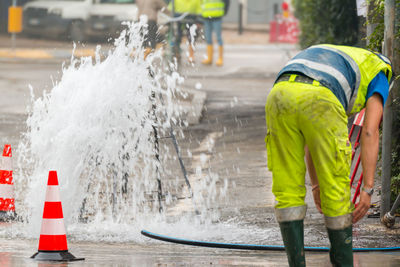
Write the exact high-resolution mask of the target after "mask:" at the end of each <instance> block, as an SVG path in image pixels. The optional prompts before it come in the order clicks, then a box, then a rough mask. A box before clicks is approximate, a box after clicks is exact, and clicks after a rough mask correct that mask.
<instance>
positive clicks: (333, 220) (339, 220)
mask: <svg viewBox="0 0 400 267" xmlns="http://www.w3.org/2000/svg"><path fill="white" fill-rule="evenodd" d="M352 219H353V215H352V214H351V213H349V214H345V215H341V216H336V217H329V216H325V225H326V228H328V229H331V230H342V229H345V228H347V227H349V226H351V225H352V223H353V222H352Z"/></svg>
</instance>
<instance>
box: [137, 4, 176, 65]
mask: <svg viewBox="0 0 400 267" xmlns="http://www.w3.org/2000/svg"><path fill="white" fill-rule="evenodd" d="M136 5H137V7H138V11H139V12H138V17H139V18H140V17H141V16H142V15H143V16H144V15H145V16H147V33H146V36H145V37H144V42H143V47H145V52H144V57H145V58H146V57H147V56H148V55H149V54H150V53H151V51H153V50H154V49H155V48H156V45H157V40H158V39H159V38H158V37H159V36H158V35H159V33H158V24H157V16H158V12H159V11H162V12H165V13H168V10H167V4H166V3H165V2H164V1H163V0H136Z"/></svg>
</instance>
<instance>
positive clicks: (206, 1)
mask: <svg viewBox="0 0 400 267" xmlns="http://www.w3.org/2000/svg"><path fill="white" fill-rule="evenodd" d="M228 7H229V1H227V0H202V4H201V10H202V12H201V15H202V17H203V21H204V35H205V38H206V42H207V58H206V59H205V60H203V61H202V63H203V64H205V65H211V64H212V62H213V54H214V49H213V41H212V33H213V31H214V32H215V34H216V36H217V42H218V45H219V48H218V52H219V54H218V59H217V61H216V62H215V64H216V65H217V66H222V65H223V64H224V59H223V53H224V48H223V45H224V43H223V41H222V17H223V16H224V15H225V14H226V12H227V9H228Z"/></svg>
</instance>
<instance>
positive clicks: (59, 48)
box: [0, 30, 269, 60]
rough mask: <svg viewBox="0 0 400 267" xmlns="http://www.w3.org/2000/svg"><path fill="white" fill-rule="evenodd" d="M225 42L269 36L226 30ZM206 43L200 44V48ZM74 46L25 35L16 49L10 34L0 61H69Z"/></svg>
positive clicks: (79, 48) (86, 48)
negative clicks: (12, 44) (12, 45)
mask: <svg viewBox="0 0 400 267" xmlns="http://www.w3.org/2000/svg"><path fill="white" fill-rule="evenodd" d="M223 40H224V43H225V45H226V46H227V47H229V46H231V45H233V46H236V45H256V46H260V45H268V44H269V34H268V33H267V32H261V31H244V32H243V34H241V35H239V33H238V32H237V31H236V30H224V32H223ZM203 43H204V42H200V46H201V45H202V44H203ZM100 45H101V46H102V48H104V50H108V48H110V47H111V46H112V45H110V44H109V43H102V44H100ZM96 46H97V44H96V43H94V42H93V43H88V44H85V45H82V44H77V45H76V49H75V51H74V56H75V57H85V56H94V54H95V49H96ZM72 51H73V44H72V42H71V41H67V40H65V41H63V40H48V39H31V38H27V37H25V36H23V35H17V39H16V47H15V49H12V47H11V36H10V35H9V34H1V35H0V59H26V60H35V59H43V60H49V59H68V58H70V57H71V55H72Z"/></svg>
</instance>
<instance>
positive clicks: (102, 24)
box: [84, 0, 138, 40]
mask: <svg viewBox="0 0 400 267" xmlns="http://www.w3.org/2000/svg"><path fill="white" fill-rule="evenodd" d="M137 19H138V9H137V6H136V4H135V0H100V1H99V2H98V3H97V4H96V5H94V6H93V7H92V8H91V9H90V12H89V17H88V19H87V21H86V23H85V26H84V33H85V36H86V37H87V38H92V39H93V38H95V39H102V40H106V39H108V38H110V37H117V36H119V34H120V32H121V30H122V29H123V26H122V25H121V22H123V21H136V20H137Z"/></svg>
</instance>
